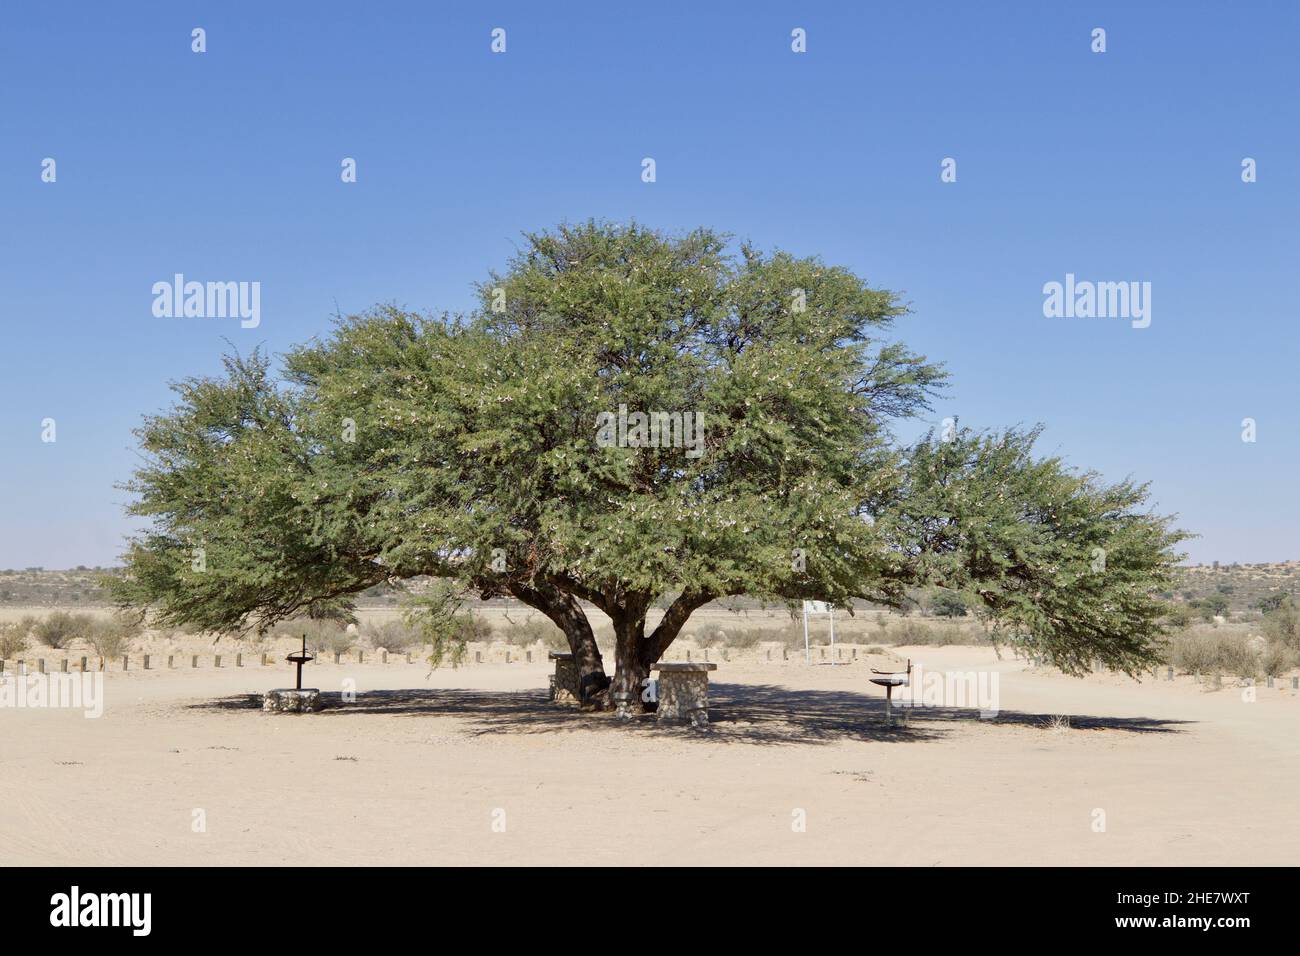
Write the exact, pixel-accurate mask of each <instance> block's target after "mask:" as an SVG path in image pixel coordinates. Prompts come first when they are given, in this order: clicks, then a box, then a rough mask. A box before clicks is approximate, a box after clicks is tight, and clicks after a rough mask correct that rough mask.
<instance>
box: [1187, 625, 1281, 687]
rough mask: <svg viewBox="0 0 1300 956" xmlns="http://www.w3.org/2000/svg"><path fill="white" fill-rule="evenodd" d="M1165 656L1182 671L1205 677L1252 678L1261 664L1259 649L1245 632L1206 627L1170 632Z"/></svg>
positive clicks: (1257, 672)
mask: <svg viewBox="0 0 1300 956" xmlns="http://www.w3.org/2000/svg"><path fill="white" fill-rule="evenodd" d="M1166 659H1167V660H1168V662H1169V663H1170V664H1172V665H1173V666H1174V668H1175V669H1176V670H1179V671H1182V672H1183V673H1186V674H1198V675H1207V676H1214V675H1217V674H1232V675H1234V676H1236V677H1255V676H1257V675H1258V674H1259V671H1260V668H1261V666H1262V665H1263V661H1262V660H1261V655H1260V653H1259V651H1258V650H1256V648H1254V647H1252V646H1251V644H1250V640H1249V638H1247V637H1246V635H1244V634H1235V633H1231V632H1225V631H1217V630H1214V629H1212V628H1207V627H1193V628H1189V629H1188V630H1186V631H1182V632H1180V633H1177V634H1174V635H1173V636H1172V637H1171V638H1170V639H1169V642H1168V646H1167V649H1166Z"/></svg>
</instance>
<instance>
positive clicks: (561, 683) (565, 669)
mask: <svg viewBox="0 0 1300 956" xmlns="http://www.w3.org/2000/svg"><path fill="white" fill-rule="evenodd" d="M548 656H549V657H550V659H551V660H553V661H555V674H554V675H553V676H552V677H551V700H552V701H553V702H555V703H557V704H578V703H581V701H582V695H581V694H580V693H579V691H578V665H577V664H576V663H575V662H574V660H573V655H572V654H569V653H565V652H561V651H551V653H550V654H549V655H548Z"/></svg>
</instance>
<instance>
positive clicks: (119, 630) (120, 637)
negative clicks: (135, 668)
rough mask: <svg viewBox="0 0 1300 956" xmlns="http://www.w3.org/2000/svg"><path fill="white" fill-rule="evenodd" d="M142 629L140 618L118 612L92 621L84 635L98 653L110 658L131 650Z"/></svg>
mask: <svg viewBox="0 0 1300 956" xmlns="http://www.w3.org/2000/svg"><path fill="white" fill-rule="evenodd" d="M142 630H143V628H142V627H141V624H140V620H139V618H137V617H135V616H133V615H126V614H117V615H114V616H113V617H111V618H108V619H107V620H98V621H92V622H91V624H90V626H89V627H88V628H87V629H86V631H85V632H84V633H83V634H82V637H83V638H84V639H85V641H86V643H87V644H89V645H90V646H91V647H92V648H94V650H95V653H96V654H98V655H99V656H100V657H101V658H104V659H105V660H108V659H109V658H113V657H121V656H122V655H123V654H125V653H126V652H127V651H129V650H130V649H131V645H132V644H133V642H134V641H135V639H136V638H138V637H139V636H140V634H141V633H142Z"/></svg>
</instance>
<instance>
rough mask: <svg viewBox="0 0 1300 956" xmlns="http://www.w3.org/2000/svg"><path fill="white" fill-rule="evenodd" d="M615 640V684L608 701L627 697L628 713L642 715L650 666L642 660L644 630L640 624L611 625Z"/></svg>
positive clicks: (641, 623) (648, 662)
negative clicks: (643, 698)
mask: <svg viewBox="0 0 1300 956" xmlns="http://www.w3.org/2000/svg"><path fill="white" fill-rule="evenodd" d="M614 636H615V639H616V640H617V642H618V643H617V644H616V645H615V648H614V683H613V685H612V688H611V691H612V693H611V697H612V698H613V699H614V700H615V701H616V700H617V699H618V696H619V695H622V694H626V695H629V696H628V697H627V698H626V699H627V701H628V711H629V712H630V713H633V714H641V713H644V712H645V702H644V701H643V700H642V696H641V695H642V694H643V693H644V692H645V686H644V684H645V680H646V678H647V677H649V676H650V664H652V663H654V662H653V661H647V660H646V659H645V649H646V648H645V626H644V623H643V622H641V621H636V622H625V623H624V624H622V625H620V624H619V623H618V622H615V624H614Z"/></svg>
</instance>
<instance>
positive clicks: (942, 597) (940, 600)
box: [926, 588, 968, 617]
mask: <svg viewBox="0 0 1300 956" xmlns="http://www.w3.org/2000/svg"><path fill="white" fill-rule="evenodd" d="M926 607H927V608H928V609H929V611H930V613H931V614H933V615H935V616H936V617H965V616H966V611H967V610H968V608H967V607H966V601H965V599H964V598H963V597H962V596H961V595H960V594H958V593H957V592H956V591H949V590H948V589H947V588H939V589H938V590H936V591H935V592H934V593H933V594H931V595H930V597H929V600H927V601H926Z"/></svg>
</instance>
